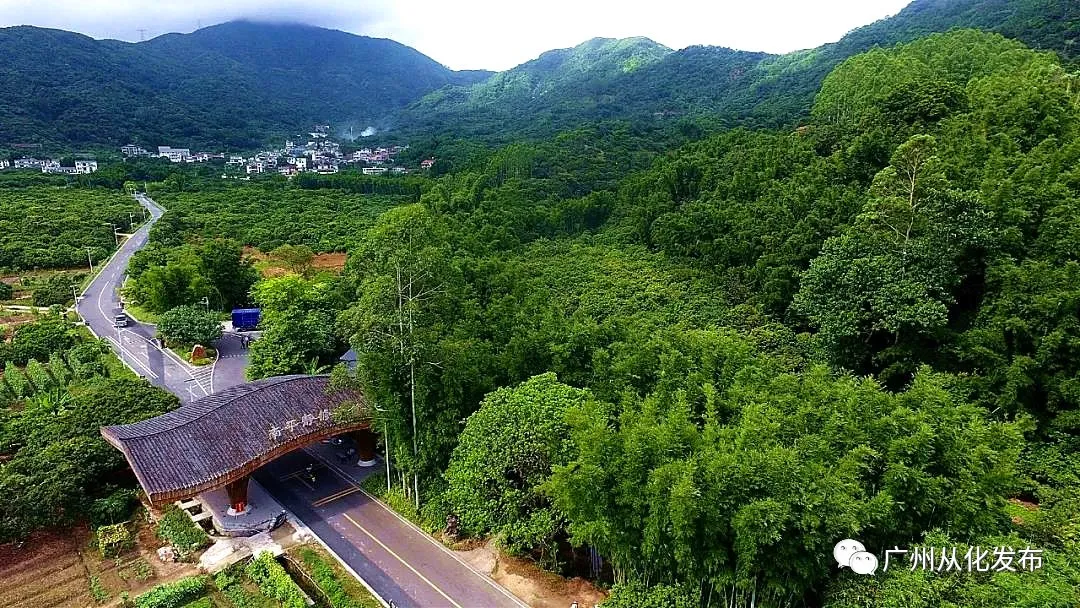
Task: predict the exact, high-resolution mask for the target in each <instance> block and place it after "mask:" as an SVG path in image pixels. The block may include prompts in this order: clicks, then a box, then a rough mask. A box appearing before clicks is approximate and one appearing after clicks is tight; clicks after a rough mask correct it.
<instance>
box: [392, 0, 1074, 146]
mask: <svg viewBox="0 0 1080 608" xmlns="http://www.w3.org/2000/svg"><path fill="white" fill-rule="evenodd" d="M1074 5H1075V6H1074ZM965 27H968V28H975V29H981V30H986V31H991V32H997V33H1001V34H1003V35H1005V36H1006V37H1010V38H1016V39H1018V40H1020V41H1021V42H1024V43H1025V44H1027V45H1028V46H1031V47H1033V48H1036V49H1042V50H1050V51H1054V52H1057V53H1058V54H1059V55H1061V56H1062V57H1063V58H1065V59H1066V60H1070V59H1073V60H1075V59H1077V58H1078V57H1080V5H1077V4H1076V3H1075V2H1070V1H1069V0H914V1H913V2H911V3H910V4H908V5H907V6H906V7H904V8H903V9H902V10H901V11H899V12H898V13H897V14H896V15H893V16H891V17H887V18H884V19H880V20H878V21H875V22H873V23H870V24H867V25H864V26H861V27H859V28H855V29H854V30H852V31H850V32H848V33H847V34H845V35H844V36H843V37H842V38H841V39H840V40H838V41H836V42H831V43H827V44H824V45H820V46H818V47H815V48H812V49H805V50H800V51H794V52H792V53H787V54H784V55H772V54H768V53H754V52H750V51H740V50H734V49H726V48H724V47H717V46H703V45H699V46H691V47H687V48H684V49H680V50H677V51H672V52H670V53H667V54H666V55H665V56H664V57H662V58H661V59H660V60H658V61H656V62H653V63H651V64H649V65H648V66H646V67H645V69H643V70H640V71H637V72H636V73H634V74H629V75H625V76H623V77H620V78H611V77H610V74H608V73H606V72H604V73H601V74H599V75H598V76H597V77H596V78H593V79H588V78H580V79H579V82H577V83H575V86H574V87H572V88H569V90H568V91H567V95H566V96H565V98H564V99H557V100H552V99H547V100H541V101H538V102H537V103H536V104H534V105H533V106H532V107H522V106H521V104H520V103H519V100H517V99H515V98H511V99H497V98H491V97H490V95H488V96H487V97H486V98H484V97H483V96H481V95H480V94H479V92H483V91H486V89H485V83H487V82H489V81H483V82H480V83H477V84H473V85H468V86H457V87H450V88H449V89H440V90H438V91H435V92H433V93H429V94H428V95H426V96H425V97H423V98H421V99H420V100H418V101H416V102H414V103H413V104H410V105H409V106H407V107H406V108H404V109H403V110H401V111H400V112H399V113H398V116H397V120H396V125H395V126H396V128H397V129H399V130H400V131H402V132H403V133H404V134H407V135H415V134H417V133H419V132H426V131H431V130H437V131H438V130H445V131H449V132H450V133H451V134H453V135H456V136H461V137H480V138H485V139H490V140H492V141H493V142H495V143H501V142H505V141H509V140H512V139H514V138H517V137H544V136H549V135H551V134H553V133H554V132H557V131H558V130H560V129H564V128H567V127H569V126H573V125H575V124H581V123H586V122H592V121H597V120H601V121H602V120H611V119H616V120H630V121H648V120H653V119H657V118H659V119H664V118H671V117H675V118H677V119H678V118H681V117H687V116H689V117H707V118H708V119H709V120H710V122H712V123H714V124H721V125H724V126H737V125H743V126H751V127H772V128H775V127H783V126H793V125H794V124H796V123H797V122H798V121H799V120H800V119H802V118H805V117H806V116H807V115H808V113H809V111H810V107H811V105H812V103H813V98H814V95H815V94H816V92H817V90H818V88H819V87H820V85H821V82H822V81H823V80H824V78H825V76H826V75H828V73H829V72H830V71H832V69H833V68H835V67H836V66H837V65H839V64H840V63H841V62H842V61H844V60H845V59H847V58H849V57H852V56H854V55H857V54H859V53H862V52H865V51H867V50H870V49H872V48H875V47H891V46H893V45H896V44H899V43H903V42H910V41H912V40H914V39H916V38H919V37H923V36H926V35H929V34H931V33H935V32H945V31H948V30H950V29H955V28H965ZM583 44H587V43H583ZM580 47H581V45H579V46H578V47H573V48H574V49H577V48H580ZM541 57H543V55H541ZM538 59H539V58H538ZM538 59H537V60H533V61H531V62H526V63H524V64H521V65H519V66H517V67H515V68H511V69H510V70H507V71H505V72H500V73H499V74H497V75H496V76H493V77H492V78H502V79H504V80H512V79H514V78H516V77H518V74H519V73H520V72H522V71H526V70H528V71H532V72H535V69H534V68H535V62H536V61H538ZM530 77H531V78H543V76H542V75H537V74H535V73H531V74H530ZM489 80H490V79H489ZM455 104H456V105H455ZM495 119H498V120H499V121H501V123H502V124H495Z"/></svg>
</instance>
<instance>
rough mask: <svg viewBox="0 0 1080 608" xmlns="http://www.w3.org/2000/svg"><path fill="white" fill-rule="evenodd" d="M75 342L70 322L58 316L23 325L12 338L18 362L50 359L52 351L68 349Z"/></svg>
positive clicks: (13, 350)
mask: <svg viewBox="0 0 1080 608" xmlns="http://www.w3.org/2000/svg"><path fill="white" fill-rule="evenodd" d="M74 343H75V339H74V338H73V337H72V335H71V326H70V324H69V323H67V322H66V321H64V320H62V319H56V318H50V319H44V320H42V321H39V322H37V323H29V324H27V325H22V326H20V327H19V328H18V329H16V330H15V335H14V337H13V338H12V340H11V345H12V352H13V354H14V357H15V358H14V360H15V362H16V363H26V362H27V361H29V360H30V359H38V360H45V359H48V358H49V355H50V354H51V353H54V352H56V351H63V350H67V349H68V348H71V347H72V346H73V345H74Z"/></svg>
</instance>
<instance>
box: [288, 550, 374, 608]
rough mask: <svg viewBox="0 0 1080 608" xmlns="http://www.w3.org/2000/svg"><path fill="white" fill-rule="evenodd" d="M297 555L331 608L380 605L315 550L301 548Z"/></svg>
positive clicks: (367, 607) (362, 607) (356, 607)
mask: <svg viewBox="0 0 1080 608" xmlns="http://www.w3.org/2000/svg"><path fill="white" fill-rule="evenodd" d="M297 554H298V555H299V556H300V560H301V562H302V563H303V566H304V568H305V570H306V571H308V572H309V573H310V575H311V578H312V580H314V581H315V583H316V584H317V585H318V586H319V589H320V590H322V592H323V593H324V594H326V597H327V598H328V600H329V603H330V608H376V606H378V605H379V602H378V601H377V600H376V599H375V598H374V597H372V595H371V593H370V592H368V591H367V590H366V589H364V588H363V587H361V586H360V584H359V583H358V582H356V581H355V580H354V579H353V578H352V577H351V576H350V575H348V574H346V573H344V572H343V571H341V569H340V567H338V566H337V565H336V564H334V563H332V562H330V561H328V560H327V559H325V558H324V557H323V556H322V555H320V554H319V553H318V552H316V551H315V550H314V549H311V548H309V547H301V548H300V549H299V550H298V551H297Z"/></svg>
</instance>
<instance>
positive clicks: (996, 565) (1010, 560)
mask: <svg viewBox="0 0 1080 608" xmlns="http://www.w3.org/2000/svg"><path fill="white" fill-rule="evenodd" d="M894 556H895V557H894ZM905 557H906V564H905V567H907V568H908V569H909V570H912V571H915V570H929V571H932V572H950V571H956V572H960V571H964V572H1019V571H1027V572H1033V571H1035V570H1038V569H1039V568H1042V549H1032V548H1031V547H1024V548H1023V549H1014V548H1012V547H969V548H968V549H967V551H963V550H962V549H958V548H956V547H916V548H914V549H911V550H910V551H909V550H908V549H900V548H899V547H893V548H892V549H886V550H885V567H884V570H888V569H889V565H890V563H892V565H893V567H896V564H895V562H896V561H898V560H903V559H905Z"/></svg>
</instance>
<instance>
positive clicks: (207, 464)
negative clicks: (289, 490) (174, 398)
mask: <svg viewBox="0 0 1080 608" xmlns="http://www.w3.org/2000/svg"><path fill="white" fill-rule="evenodd" d="M328 384H329V377H327V376H279V377H276V378H267V379H264V380H257V381H255V382H251V383H248V384H242V385H239V386H235V387H232V388H229V389H227V390H225V391H222V392H221V393H217V394H214V395H210V396H208V397H204V398H202V399H198V400H196V401H193V402H192V403H189V404H187V405H185V406H182V407H180V408H178V409H176V410H173V411H171V412H168V413H166V414H162V415H161V416H158V417H156V418H150V419H148V420H143V421H142V422H136V423H135V424H126V425H122V426H108V427H103V428H102V429H101V434H102V436H103V437H105V439H106V440H107V441H108V442H109V443H111V444H112V445H114V446H115V447H116V448H117V449H119V450H120V451H122V452H123V453H124V456H125V457H126V458H127V461H128V463H129V464H130V465H131V468H132V470H134V471H135V476H136V477H137V478H138V479H139V483H140V484H141V485H142V487H143V490H145V491H146V494H147V496H148V497H149V498H150V501H151V502H152V503H155V504H158V503H161V502H166V501H172V500H179V499H183V498H187V497H189V496H193V495H195V494H197V493H199V492H202V491H205V490H207V489H210V488H215V487H219V486H221V485H224V484H226V483H229V482H231V481H233V480H235V479H238V478H240V477H242V476H244V475H247V474H248V473H250V472H251V471H254V470H255V469H257V468H258V467H260V466H262V465H263V464H265V463H267V462H269V461H271V460H273V459H274V458H277V457H278V456H281V455H282V454H284V453H286V452H289V451H291V450H293V449H296V448H298V447H300V446H302V445H305V444H307V443H310V442H312V441H315V440H318V439H322V438H324V437H328V436H331V435H336V434H338V433H342V432H345V431H349V430H353V429H356V428H363V427H366V426H367V423H353V424H350V425H340V424H339V425H335V424H334V422H333V419H332V416H331V413H332V412H333V410H334V408H336V407H337V406H339V405H341V404H342V403H345V402H357V401H359V402H361V403H362V402H363V397H362V396H360V395H357V394H354V393H348V392H343V391H338V392H332V393H330V394H327V386H328Z"/></svg>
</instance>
